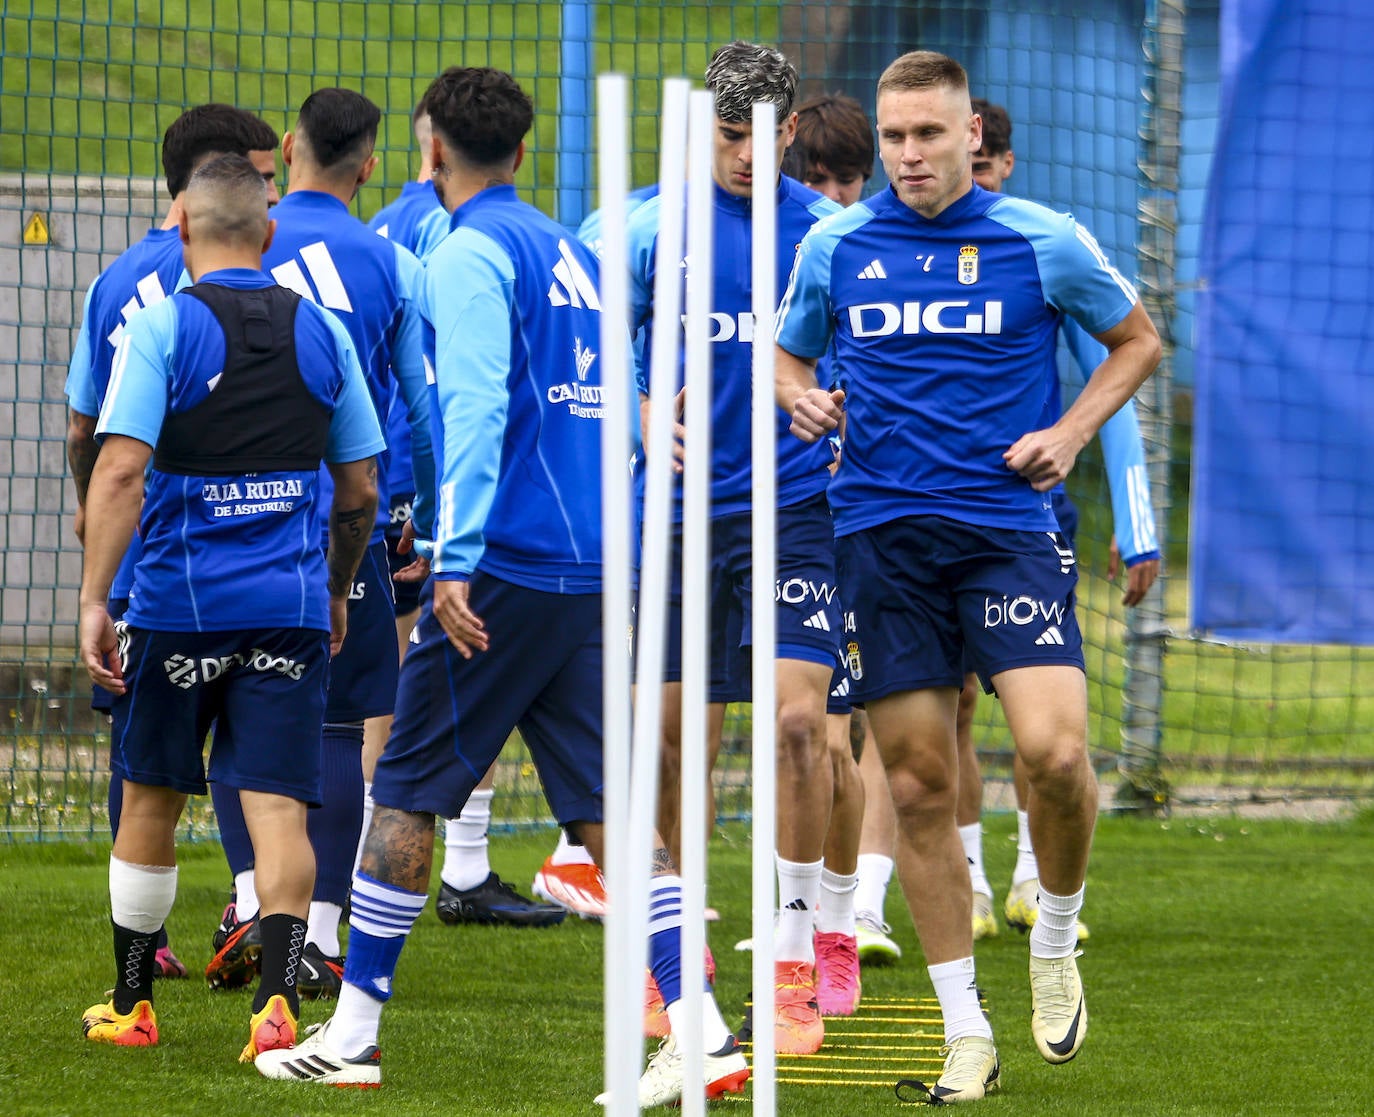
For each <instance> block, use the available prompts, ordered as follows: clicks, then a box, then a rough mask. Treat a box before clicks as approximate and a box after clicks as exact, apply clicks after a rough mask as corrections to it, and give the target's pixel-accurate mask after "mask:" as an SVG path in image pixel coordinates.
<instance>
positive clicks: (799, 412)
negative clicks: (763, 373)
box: [773, 346, 844, 442]
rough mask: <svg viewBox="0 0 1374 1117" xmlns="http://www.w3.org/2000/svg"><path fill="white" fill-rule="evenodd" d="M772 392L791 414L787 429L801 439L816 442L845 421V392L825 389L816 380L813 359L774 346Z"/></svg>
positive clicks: (783, 408)
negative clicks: (790, 421) (790, 423)
mask: <svg viewBox="0 0 1374 1117" xmlns="http://www.w3.org/2000/svg"><path fill="white" fill-rule="evenodd" d="M774 354H775V356H774V365H773V368H774V374H773V395H774V398H775V399H776V400H777V403H778V406H779V407H780V408H782V410H783V411H784V412H785V413H786V414H788V415H790V416H791V417H792V425H791V427H790V428H789V429H790V430H791V432H792V434H793V435H794V436H795V437H797V438H799V439H801V441H803V442H816V441H818V440H820V439H822V438H824V437H825V436H826V435H828V434H829V433H830V432H831V431H834V430H838V429H839V426H840V423H841V422H842V421H843V420H844V392H841V391H833V392H828V391H826V390H825V389H824V388H822V387H821V386H820V385H819V384H818V383H817V382H816V362H815V361H811V360H807V359H806V358H804V357H798V356H795V355H794V354H792V353H789V352H788V351H787V350H786V349H783V348H782V347H781V346H779V347H776V348H775V349H774Z"/></svg>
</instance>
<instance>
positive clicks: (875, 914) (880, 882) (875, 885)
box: [854, 853, 892, 923]
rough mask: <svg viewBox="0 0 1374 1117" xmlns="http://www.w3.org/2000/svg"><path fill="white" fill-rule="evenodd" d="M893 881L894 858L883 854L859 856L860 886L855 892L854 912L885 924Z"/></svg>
mask: <svg viewBox="0 0 1374 1117" xmlns="http://www.w3.org/2000/svg"><path fill="white" fill-rule="evenodd" d="M891 879H892V858H891V857H884V856H883V855H882V854H881V853H861V854H859V886H858V888H856V889H855V890H854V910H855V911H856V912H859V913H862V914H864V915H867V916H869V917H870V918H871V919H873V920H874V921H875V922H877V923H883V922H885V920H884V919H883V905H884V904H886V902H887V884H888V881H890V880H891Z"/></svg>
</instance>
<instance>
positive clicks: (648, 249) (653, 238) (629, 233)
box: [625, 198, 659, 396]
mask: <svg viewBox="0 0 1374 1117" xmlns="http://www.w3.org/2000/svg"><path fill="white" fill-rule="evenodd" d="M658 215H659V200H658V199H657V198H651V199H650V200H649V201H647V202H645V203H644V204H643V205H642V206H640V207H639V208H638V209H636V210H635V211H634V213H632V214H631V215H630V221H629V224H628V225H627V226H626V230H625V237H626V240H627V242H628V245H627V248H628V255H629V258H630V332H631V333H632V334H633V335H634V338H635V342H634V358H635V387H636V388H637V389H638V390H639V391H640V392H641V393H642V394H644V395H646V396H647V395H648V394H649V359H650V354H649V353H648V351H647V346H645V344H644V338H645V335H644V333H643V332H642V331H643V329H644V327H645V326H646V325H647V324H648V321H649V318H650V316H651V315H652V314H653V308H654V263H655V254H656V253H657V251H658Z"/></svg>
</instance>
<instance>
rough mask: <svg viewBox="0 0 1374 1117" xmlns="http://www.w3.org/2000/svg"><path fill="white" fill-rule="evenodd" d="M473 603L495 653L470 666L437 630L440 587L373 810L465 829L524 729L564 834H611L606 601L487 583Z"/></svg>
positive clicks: (381, 766) (407, 680)
mask: <svg viewBox="0 0 1374 1117" xmlns="http://www.w3.org/2000/svg"><path fill="white" fill-rule="evenodd" d="M469 601H470V603H471V605H472V610H473V612H475V613H476V614H477V615H478V616H479V617H481V618H482V620H483V621H484V622H485V624H486V627H487V632H488V633H489V634H490V637H491V646H490V648H489V650H487V651H485V652H477V653H475V654H474V655H473V657H472V658H471V659H464V658H463V657H462V656H460V655H459V654H458V652H457V651H456V650H455V649H454V647H453V645H452V644H450V643H449V641H448V637H446V636H445V635H444V632H443V629H442V628H441V627H440V625H439V622H438V621H436V620H435V619H434V590H433V579H430V581H429V582H427V583H426V585H425V590H424V593H423V594H422V595H421V599H420V619H419V621H418V622H417V624H416V626H415V633H414V635H413V636H412V643H411V645H410V647H409V648H408V649H407V650H406V658H405V662H404V663H403V664H402V665H401V685H400V688H399V690H398V692H397V695H396V720H395V722H393V723H392V726H391V737H390V739H389V740H388V741H387V743H386V748H385V750H384V751H383V752H382V756H381V759H380V760H379V761H378V762H377V771H376V774H375V775H374V776H373V780H372V798H373V799H374V800H375V801H376V802H377V803H379V804H380V805H382V806H385V807H394V808H396V809H397V810H403V811H424V812H427V813H430V814H437V815H442V816H444V817H445V818H457V817H458V815H459V813H460V812H461V811H462V809H463V804H464V803H466V802H467V800H468V796H469V795H470V794H471V793H472V789H473V788H474V787H476V786H477V781H478V780H480V779H481V778H482V776H483V774H484V773H485V772H486V770H487V769H488V768H490V767H491V764H492V761H494V760H495V759H496V757H497V756H498V755H499V754H500V752H501V749H502V748H503V747H505V744H506V740H507V738H508V737H510V735H511V732H512V731H513V730H515V729H517V728H518V729H519V730H520V734H521V736H522V737H523V738H524V740H525V744H526V746H528V748H529V750H530V755H531V756H532V757H533V759H534V764H535V767H536V768H537V769H538V770H539V779H540V782H541V783H542V784H543V786H544V797H545V798H546V799H547V800H548V803H549V807H550V809H551V810H552V811H553V814H554V817H555V818H556V819H557V820H558V822H559V823H560V824H561V825H564V826H566V825H569V824H571V823H574V822H600V821H601V817H602V815H601V810H602V808H601V783H602V781H601V595H600V594H557V593H544V592H542V591H540V590H533V589H527V588H525V587H524V586H516V585H512V584H511V583H509V582H503V581H501V580H499V579H497V578H493V577H491V576H490V575H486V574H483V573H481V572H480V571H479V572H478V573H477V574H476V575H475V576H474V577H473V579H472V583H471V588H470V592H469Z"/></svg>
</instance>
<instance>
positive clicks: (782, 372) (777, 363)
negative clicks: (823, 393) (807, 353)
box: [773, 346, 820, 415]
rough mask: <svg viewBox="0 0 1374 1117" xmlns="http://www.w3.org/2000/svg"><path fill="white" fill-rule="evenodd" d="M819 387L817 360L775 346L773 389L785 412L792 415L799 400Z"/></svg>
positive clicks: (779, 404)
mask: <svg viewBox="0 0 1374 1117" xmlns="http://www.w3.org/2000/svg"><path fill="white" fill-rule="evenodd" d="M819 387H820V385H819V384H818V383H817V382H816V362H815V361H808V360H806V359H804V358H802V357H798V356H796V355H795V354H793V353H789V352H788V351H787V350H786V349H784V348H782V347H781V346H774V347H773V389H774V394H775V396H776V397H777V401H778V406H779V407H780V408H782V410H783V411H784V412H785V413H787V414H788V415H791V414H792V409H793V408H794V407H796V405H797V400H799V399H800V398H801V397H802V396H804V395H805V394H806V393H807V392H809V391H810V390H811V389H812V388H819Z"/></svg>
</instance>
